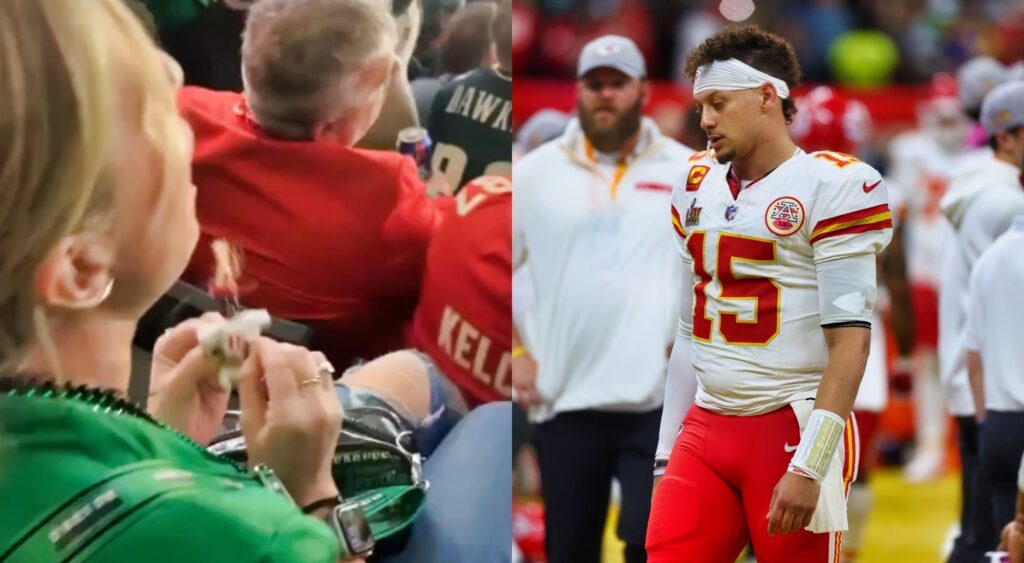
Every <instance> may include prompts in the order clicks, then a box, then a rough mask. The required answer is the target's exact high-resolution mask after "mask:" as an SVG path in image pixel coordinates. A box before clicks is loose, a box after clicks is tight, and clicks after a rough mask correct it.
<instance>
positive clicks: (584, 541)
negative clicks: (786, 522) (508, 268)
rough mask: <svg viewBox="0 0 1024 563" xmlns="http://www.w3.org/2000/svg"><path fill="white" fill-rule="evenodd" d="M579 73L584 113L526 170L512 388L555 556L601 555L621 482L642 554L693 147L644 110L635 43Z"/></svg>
mask: <svg viewBox="0 0 1024 563" xmlns="http://www.w3.org/2000/svg"><path fill="white" fill-rule="evenodd" d="M577 76H578V81H577V88H576V97H577V109H578V114H579V117H578V119H574V120H573V121H572V122H571V123H570V124H569V125H568V128H567V130H566V132H565V134H564V135H563V136H562V137H560V138H558V139H555V140H554V141H551V142H549V143H547V144H545V145H542V146H540V147H538V148H537V149H535V150H534V151H532V152H530V153H529V154H527V155H526V156H524V157H523V158H522V159H521V160H519V161H518V162H517V163H516V165H515V166H514V168H513V173H512V177H513V190H514V194H515V195H514V196H513V204H512V205H513V219H512V222H513V262H514V266H515V267H516V268H519V267H521V266H528V271H529V275H528V276H526V277H524V276H521V275H520V276H516V277H514V278H513V286H514V287H513V291H514V295H521V294H522V288H521V287H515V286H517V285H521V284H529V285H531V286H532V288H531V289H532V294H533V297H532V301H533V303H532V304H531V306H529V307H527V308H526V309H527V310H526V311H525V312H523V313H521V314H520V313H517V314H516V321H517V322H516V329H517V331H516V334H515V338H516V340H515V341H514V342H513V346H514V348H513V351H512V358H513V360H512V377H513V389H514V393H515V397H516V399H517V400H518V401H519V402H521V403H523V405H524V406H526V407H528V408H530V409H531V413H530V414H531V418H532V419H533V421H534V422H536V423H538V424H539V425H538V428H537V440H536V446H537V452H538V457H539V461H540V473H541V481H542V487H541V488H542V490H543V497H544V510H545V525H546V534H545V542H546V548H547V556H548V561H550V562H551V563H563V562H565V563H577V562H581V561H599V560H600V559H601V539H602V531H603V529H604V523H605V519H606V515H607V510H608V499H609V491H610V489H611V481H612V478H613V477H614V478H615V479H617V481H618V482H619V484H620V487H621V491H622V505H621V506H622V509H621V514H620V518H619V526H618V535H619V537H620V538H622V540H623V542H624V543H625V544H626V548H625V560H626V561H627V563H637V562H643V561H646V558H647V556H646V552H645V550H644V538H645V536H646V533H647V516H648V513H649V511H650V501H651V487H652V476H651V470H650V465H651V464H650V460H651V459H653V457H654V451H655V447H656V445H657V441H658V427H659V424H660V418H661V403H662V398H663V395H664V380H665V369H666V367H667V360H668V354H667V350H668V347H669V346H670V345H671V343H672V341H673V339H674V333H675V326H676V322H675V313H676V312H677V311H678V307H679V297H678V295H679V291H678V288H679V284H681V283H682V269H681V264H680V262H679V260H678V259H677V258H676V256H675V254H674V253H675V249H674V246H673V244H674V243H673V240H672V237H673V232H672V227H671V221H670V219H669V217H670V216H671V215H670V210H671V203H670V200H671V196H672V187H673V184H675V183H677V182H680V181H682V178H680V177H679V175H680V170H681V169H682V168H683V167H684V166H683V165H684V164H685V163H686V159H687V157H689V156H690V155H691V154H692V153H693V152H694V151H692V150H689V149H687V148H686V147H684V146H682V145H680V144H679V143H676V142H675V141H673V140H671V139H669V138H667V137H665V136H663V135H662V134H661V133H660V132H659V130H658V128H657V127H656V126H655V124H654V122H653V121H652V120H650V119H648V118H644V117H642V109H643V106H644V104H645V103H646V102H647V100H648V98H649V88H648V85H647V82H646V71H645V65H644V60H643V57H642V55H641V54H640V52H639V50H638V49H637V47H636V45H635V44H633V42H632V41H630V40H629V39H626V38H624V37H618V36H604V37H601V38H598V39H596V40H594V41H592V42H591V43H589V44H588V45H587V46H586V47H584V49H583V52H582V53H581V55H580V61H579V68H578V73H577ZM513 300H514V301H515V300H517V297H514V298H513ZM521 305H522V304H521V303H514V307H513V309H514V310H516V311H520V310H522V309H523V307H522V306H521ZM520 336H521V337H522V339H521V340H520V339H519V337H520Z"/></svg>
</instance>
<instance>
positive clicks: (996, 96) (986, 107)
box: [981, 80, 1024, 135]
mask: <svg viewBox="0 0 1024 563" xmlns="http://www.w3.org/2000/svg"><path fill="white" fill-rule="evenodd" d="M981 125H982V126H983V127H985V132H986V133H988V134H989V135H995V134H996V133H999V132H1000V131H1006V130H1007V129H1010V128H1012V127H1016V126H1018V125H1024V80H1012V81H1010V82H1004V83H1002V84H1000V85H999V86H996V87H995V88H993V89H992V90H991V91H990V92H989V93H988V95H987V96H985V101H984V102H982V103H981Z"/></svg>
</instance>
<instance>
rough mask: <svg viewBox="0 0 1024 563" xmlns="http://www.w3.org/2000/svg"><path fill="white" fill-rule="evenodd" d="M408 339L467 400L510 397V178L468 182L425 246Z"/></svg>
mask: <svg viewBox="0 0 1024 563" xmlns="http://www.w3.org/2000/svg"><path fill="white" fill-rule="evenodd" d="M420 295H421V300H420V304H419V307H417V309H416V316H415V319H414V320H413V332H412V343H413V345H414V346H415V347H416V348H418V349H420V350H422V351H424V352H426V353H427V354H429V355H430V357H431V358H433V360H434V362H436V363H437V365H438V367H439V368H441V371H443V372H444V373H445V374H446V375H448V377H449V378H450V379H451V380H452V381H453V382H454V383H455V384H456V385H458V386H459V387H460V388H461V389H462V390H463V392H464V394H465V395H466V398H467V400H469V402H470V403H471V404H472V405H477V404H480V403H486V402H488V401H499V400H505V399H508V398H509V397H511V393H512V386H511V373H512V371H511V362H512V182H511V181H510V180H509V179H508V178H505V177H496V176H485V177H483V178H478V179H477V180H474V181H473V182H471V183H469V184H467V185H466V187H465V188H463V189H462V191H460V192H459V195H458V197H457V198H456V199H455V209H454V210H453V211H451V213H450V215H448V216H447V217H446V219H445V221H444V223H443V224H442V226H441V228H440V229H439V230H438V232H437V234H436V235H435V236H434V241H433V242H432V243H431V245H430V252H429V253H428V254H427V267H426V272H425V273H424V277H423V289H422V291H421V292H420Z"/></svg>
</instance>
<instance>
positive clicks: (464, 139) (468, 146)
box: [428, 68, 512, 191]
mask: <svg viewBox="0 0 1024 563" xmlns="http://www.w3.org/2000/svg"><path fill="white" fill-rule="evenodd" d="M428 130H429V133H430V138H431V139H432V140H433V141H434V157H433V162H432V168H433V170H434V173H440V174H444V176H445V177H446V178H447V180H448V183H449V184H450V185H451V186H452V187H453V188H454V189H455V190H456V191H458V190H459V189H461V188H462V186H464V185H465V184H466V183H468V182H470V181H472V180H474V179H476V178H478V177H480V176H489V175H511V174H512V78H511V76H509V75H506V74H505V73H504V72H503V71H500V70H497V69H493V68H479V69H476V70H473V71H470V72H468V73H466V74H464V75H462V76H460V77H458V78H456V79H455V80H453V81H452V82H451V83H449V84H448V85H447V86H445V87H444V88H442V89H441V91H440V92H438V94H437V97H436V98H434V105H433V107H432V109H431V111H430V124H429V129H428Z"/></svg>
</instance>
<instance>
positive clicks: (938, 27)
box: [513, 0, 1024, 86]
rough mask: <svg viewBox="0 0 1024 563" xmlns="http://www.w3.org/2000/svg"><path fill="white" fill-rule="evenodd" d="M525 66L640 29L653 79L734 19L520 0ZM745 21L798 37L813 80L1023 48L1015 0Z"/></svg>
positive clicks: (556, 62)
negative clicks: (607, 36) (590, 43)
mask: <svg viewBox="0 0 1024 563" xmlns="http://www.w3.org/2000/svg"><path fill="white" fill-rule="evenodd" d="M513 10H514V18H515V19H514V21H515V26H514V27H515V43H514V62H515V67H516V73H517V74H518V75H530V76H556V77H561V76H571V75H572V71H573V68H574V66H575V63H576V55H577V54H578V53H579V50H580V48H581V47H582V46H583V45H584V44H585V43H586V42H587V41H589V40H591V39H593V38H595V37H598V36H601V35H604V34H608V33H614V34H618V35H624V36H626V37H629V38H631V39H633V40H634V41H635V42H636V44H637V46H639V47H640V49H641V51H642V52H643V53H644V54H645V56H646V57H647V63H648V69H649V72H650V76H651V78H653V79H666V80H676V79H679V78H680V72H679V68H681V61H682V57H683V56H684V54H685V53H686V52H688V51H689V50H690V49H692V48H693V47H694V46H696V45H698V44H700V43H701V42H702V41H703V40H704V39H705V38H707V37H708V36H709V35H711V34H712V33H713V32H714V31H715V30H716V29H718V28H719V27H720V26H722V25H723V24H725V23H727V20H726V19H725V17H723V16H722V14H721V13H720V12H719V6H718V2H707V1H704V0H649V1H639V0H587V1H571V0H516V1H515V2H513ZM744 23H752V24H757V25H760V26H761V27H763V28H764V29H767V30H769V31H771V32H773V33H777V34H779V35H781V36H783V37H785V38H786V39H788V40H789V41H791V42H792V43H793V46H794V47H795V49H796V53H797V57H798V58H799V60H800V66H801V68H802V70H803V74H804V81H805V82H835V83H840V84H847V85H851V86H854V85H857V86H880V85H886V84H908V83H910V84H913V83H919V82H922V81H926V80H929V79H930V78H931V76H932V75H934V74H935V73H938V72H954V71H955V70H956V69H957V68H958V67H959V66H960V65H961V64H963V63H964V62H965V61H967V60H969V59H971V58H972V57H975V56H978V55H988V56H991V57H993V58H996V59H999V60H1002V61H1004V62H1011V61H1017V60H1020V59H1021V58H1022V57H1024V4H1022V3H1021V2H1018V1H1015V0H963V1H961V0H891V1H890V0H758V2H757V9H756V10H755V11H754V13H753V15H752V16H751V17H750V18H749V19H747V20H745V22H744Z"/></svg>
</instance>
